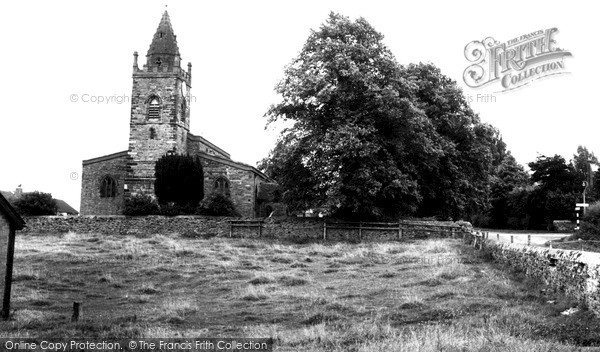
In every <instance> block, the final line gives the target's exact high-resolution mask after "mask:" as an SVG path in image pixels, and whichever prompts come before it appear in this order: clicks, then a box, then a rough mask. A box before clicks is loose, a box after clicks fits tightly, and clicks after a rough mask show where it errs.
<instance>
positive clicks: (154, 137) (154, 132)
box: [150, 127, 156, 139]
mask: <svg viewBox="0 0 600 352" xmlns="http://www.w3.org/2000/svg"><path fill="white" fill-rule="evenodd" d="M150 139H156V130H155V129H154V127H150Z"/></svg>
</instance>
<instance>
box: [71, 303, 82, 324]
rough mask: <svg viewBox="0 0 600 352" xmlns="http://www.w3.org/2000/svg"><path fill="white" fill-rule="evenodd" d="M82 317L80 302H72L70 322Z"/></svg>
mask: <svg viewBox="0 0 600 352" xmlns="http://www.w3.org/2000/svg"><path fill="white" fill-rule="evenodd" d="M82 315H83V309H82V307H81V302H73V315H72V316H71V321H72V322H75V321H79V319H81V316H82Z"/></svg>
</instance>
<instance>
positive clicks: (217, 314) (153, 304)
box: [0, 233, 600, 352]
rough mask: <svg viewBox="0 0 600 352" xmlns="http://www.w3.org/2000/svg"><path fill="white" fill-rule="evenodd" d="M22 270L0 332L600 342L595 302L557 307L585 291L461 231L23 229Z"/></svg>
mask: <svg viewBox="0 0 600 352" xmlns="http://www.w3.org/2000/svg"><path fill="white" fill-rule="evenodd" d="M14 281H15V282H14V286H13V296H12V297H13V300H12V301H13V303H12V307H13V316H12V318H11V320H10V321H7V322H0V337H36V338H50V337H85V338H101V339H112V338H133V337H139V338H143V337H182V336H183V337H191V338H195V337H243V336H245V337H255V338H258V337H273V338H274V339H275V342H276V345H275V346H276V350H278V351H363V352H371V351H372V352H375V351H575V350H579V347H583V346H590V345H592V346H594V345H598V344H599V343H600V324H598V321H597V320H596V319H594V318H593V317H592V316H591V314H590V313H589V312H586V311H582V312H580V313H577V314H574V315H571V316H563V315H560V312H561V311H564V310H565V309H567V308H570V307H573V306H575V304H574V303H573V302H570V301H569V300H567V299H564V298H561V297H560V296H555V295H552V294H549V293H544V291H543V289H544V287H543V286H542V284H541V283H540V282H537V281H532V280H530V279H528V278H525V277H524V276H523V275H522V274H519V273H514V272H510V271H508V270H506V269H503V268H501V267H499V266H497V265H496V264H494V263H492V262H490V261H489V259H488V258H486V257H483V256H481V254H479V252H475V251H473V250H472V249H471V248H469V247H467V246H464V245H463V244H462V243H461V242H460V241H458V240H452V239H446V240H440V239H437V240H436V239H431V240H423V241H418V242H417V241H415V242H403V243H375V244H347V243H337V244H318V243H314V244H302V245H300V244H282V243H276V242H268V241H258V240H244V239H226V238H211V239H203V238H181V237H179V236H177V235H168V236H167V235H165V236H162V235H159V236H153V237H146V238H143V237H133V236H127V237H118V236H105V235H80V234H74V233H68V234H62V235H50V236H48V235H46V236H36V235H21V236H19V237H18V239H17V248H16V258H15V273H14ZM73 301H80V302H83V312H84V318H83V320H82V321H79V322H76V323H72V322H70V317H71V312H72V311H71V309H72V303H73ZM548 301H554V302H552V303H548ZM582 350H595V349H590V348H584V349H582Z"/></svg>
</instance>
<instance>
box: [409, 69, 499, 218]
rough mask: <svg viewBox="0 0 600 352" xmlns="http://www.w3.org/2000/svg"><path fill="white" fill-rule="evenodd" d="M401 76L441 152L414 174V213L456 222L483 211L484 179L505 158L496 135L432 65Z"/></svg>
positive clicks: (485, 201) (486, 185)
mask: <svg viewBox="0 0 600 352" xmlns="http://www.w3.org/2000/svg"><path fill="white" fill-rule="evenodd" d="M403 76H404V77H405V78H406V79H407V80H410V81H411V83H413V84H414V85H413V87H414V88H415V89H414V92H415V94H414V95H415V97H416V104H417V105H418V107H419V108H420V109H421V110H422V111H424V112H425V115H426V116H427V118H428V120H429V121H430V123H431V126H432V127H433V133H434V134H435V140H436V141H437V142H438V143H439V145H440V146H441V150H442V153H440V154H439V158H438V161H437V163H435V164H432V165H427V167H424V168H420V169H419V185H420V190H421V194H422V196H423V202H422V204H421V206H420V208H419V214H420V215H424V216H427V215H436V216H440V217H443V218H448V217H453V218H458V217H464V216H466V215H468V214H472V213H476V212H480V211H482V210H484V209H487V207H488V205H489V198H488V193H489V183H490V176H491V174H493V171H494V168H495V167H496V166H498V165H499V164H500V163H501V162H502V160H503V158H504V156H505V154H506V153H507V152H506V144H504V142H503V141H502V139H501V138H500V134H499V132H498V131H497V130H496V129H494V128H493V127H492V126H490V125H487V124H483V123H481V121H480V119H479V116H477V114H475V113H474V112H473V110H472V109H471V108H470V107H469V105H468V103H467V101H466V99H465V97H464V95H463V94H462V91H461V89H460V88H459V87H458V86H457V84H456V82H455V81H453V80H452V79H450V78H448V77H446V76H444V75H443V74H442V73H441V71H440V70H439V69H438V68H437V67H435V66H434V65H432V64H423V63H421V64H411V65H408V66H407V67H406V68H404V69H403Z"/></svg>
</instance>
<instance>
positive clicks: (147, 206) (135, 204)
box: [123, 194, 159, 216]
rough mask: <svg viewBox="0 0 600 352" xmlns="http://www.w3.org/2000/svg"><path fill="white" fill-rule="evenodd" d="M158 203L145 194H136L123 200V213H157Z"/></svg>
mask: <svg viewBox="0 0 600 352" xmlns="http://www.w3.org/2000/svg"><path fill="white" fill-rule="evenodd" d="M158 212H159V209H158V204H157V203H156V201H155V200H154V199H153V198H152V197H150V196H149V195H146V194H138V195H135V196H132V197H129V198H127V199H126V200H125V208H124V210H123V214H124V215H129V216H143V215H155V214H158Z"/></svg>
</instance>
